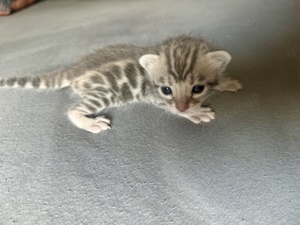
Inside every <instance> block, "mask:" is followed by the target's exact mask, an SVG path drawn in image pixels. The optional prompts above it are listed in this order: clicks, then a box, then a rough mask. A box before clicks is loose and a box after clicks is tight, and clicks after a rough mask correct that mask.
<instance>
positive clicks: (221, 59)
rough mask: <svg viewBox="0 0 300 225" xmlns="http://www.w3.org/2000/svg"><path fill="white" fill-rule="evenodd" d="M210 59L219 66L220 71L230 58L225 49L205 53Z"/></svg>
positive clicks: (224, 67)
mask: <svg viewBox="0 0 300 225" xmlns="http://www.w3.org/2000/svg"><path fill="white" fill-rule="evenodd" d="M206 55H207V56H208V58H209V59H210V61H211V62H212V63H213V64H214V65H215V66H216V67H218V68H219V70H220V71H221V72H223V71H224V70H225V69H226V66H227V65H228V63H229V62H230V60H231V56H230V54H229V53H228V52H225V51H214V52H209V53H207V54H206Z"/></svg>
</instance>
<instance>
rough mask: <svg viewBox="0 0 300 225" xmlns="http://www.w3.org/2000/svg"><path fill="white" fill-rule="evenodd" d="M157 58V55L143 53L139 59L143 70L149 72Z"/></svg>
mask: <svg viewBox="0 0 300 225" xmlns="http://www.w3.org/2000/svg"><path fill="white" fill-rule="evenodd" d="M158 59H159V56H158V55H153V54H147V55H143V56H142V57H141V58H140V59H139V63H140V64H141V66H142V67H144V69H145V70H147V71H148V72H150V71H151V70H152V68H153V66H154V65H155V64H156V62H157V61H158Z"/></svg>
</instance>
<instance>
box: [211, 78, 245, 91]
mask: <svg viewBox="0 0 300 225" xmlns="http://www.w3.org/2000/svg"><path fill="white" fill-rule="evenodd" d="M215 89H216V90H217V91H220V92H224V91H229V92H237V91H238V90H241V89H242V84H241V83H240V82H239V81H238V80H231V79H228V80H226V81H224V82H222V83H220V84H219V85H218V86H216V88H215Z"/></svg>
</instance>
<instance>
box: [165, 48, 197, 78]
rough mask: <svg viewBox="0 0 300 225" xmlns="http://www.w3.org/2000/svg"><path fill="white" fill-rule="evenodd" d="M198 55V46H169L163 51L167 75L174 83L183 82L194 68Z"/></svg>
mask: <svg viewBox="0 0 300 225" xmlns="http://www.w3.org/2000/svg"><path fill="white" fill-rule="evenodd" d="M198 54H199V46H197V45H196V46H191V45H185V46H178V45H176V44H173V45H169V46H167V47H165V49H164V55H165V58H166V64H167V68H168V73H169V74H170V75H171V76H173V77H174V79H175V81H176V82H178V81H184V80H185V79H186V78H187V76H188V74H189V73H191V72H192V71H193V69H194V67H195V64H196V61H197V58H198Z"/></svg>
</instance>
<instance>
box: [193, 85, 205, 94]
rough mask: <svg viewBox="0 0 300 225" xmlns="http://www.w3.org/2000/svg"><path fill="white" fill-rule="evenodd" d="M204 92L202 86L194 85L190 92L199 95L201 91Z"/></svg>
mask: <svg viewBox="0 0 300 225" xmlns="http://www.w3.org/2000/svg"><path fill="white" fill-rule="evenodd" d="M203 90H204V85H195V86H194V87H193V90H192V92H193V93H198V94H199V93H201V92H202V91H203Z"/></svg>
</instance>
